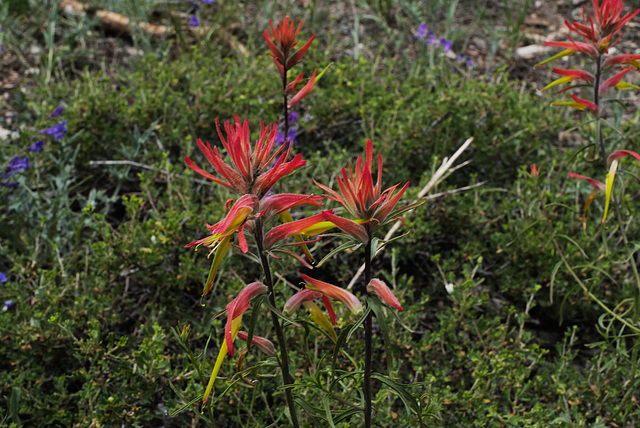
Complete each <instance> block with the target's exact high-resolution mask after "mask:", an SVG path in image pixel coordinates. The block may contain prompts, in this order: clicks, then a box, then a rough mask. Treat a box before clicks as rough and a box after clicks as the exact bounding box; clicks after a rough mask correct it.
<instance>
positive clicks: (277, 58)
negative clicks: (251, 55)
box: [262, 16, 318, 108]
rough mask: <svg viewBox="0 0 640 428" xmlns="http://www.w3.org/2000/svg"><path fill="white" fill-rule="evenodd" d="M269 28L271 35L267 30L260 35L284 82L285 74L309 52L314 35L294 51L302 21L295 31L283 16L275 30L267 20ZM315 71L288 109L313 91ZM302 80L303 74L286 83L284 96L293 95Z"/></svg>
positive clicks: (286, 17) (290, 21) (292, 99)
mask: <svg viewBox="0 0 640 428" xmlns="http://www.w3.org/2000/svg"><path fill="white" fill-rule="evenodd" d="M269 26H270V27H271V33H269V30H264V33H263V34H262V35H263V37H264V39H265V41H266V42H267V45H268V46H269V51H270V52H269V55H271V58H272V59H273V63H274V64H275V66H276V68H277V69H278V73H280V76H281V77H282V78H283V79H284V81H285V82H286V76H287V72H288V71H289V70H291V69H292V68H293V67H294V66H295V65H296V64H299V63H300V62H301V61H302V58H303V57H304V55H305V54H306V53H307V50H309V47H310V46H311V43H313V41H314V39H315V38H316V35H315V34H314V35H313V36H311V38H310V39H309V40H308V41H307V43H305V44H304V46H302V47H301V48H300V49H298V50H297V51H294V50H295V49H296V48H297V47H298V41H297V40H296V38H297V37H298V33H299V32H300V28H301V27H302V21H300V22H299V23H298V28H297V29H296V27H295V22H294V20H293V19H291V20H290V19H289V17H288V16H285V17H284V20H282V21H279V22H278V25H277V26H276V27H275V28H274V27H273V23H272V22H271V20H269ZM317 71H318V70H317V69H315V70H313V74H312V75H311V78H310V79H309V81H308V82H307V84H306V85H304V86H303V87H302V89H300V91H298V93H297V94H296V95H294V96H293V98H291V99H290V100H289V101H288V107H289V108H291V107H294V106H295V105H296V104H298V103H299V102H300V101H301V100H302V99H303V98H304V97H306V96H307V95H309V93H310V92H311V90H313V87H314V86H315V84H316V72H317ZM302 78H303V74H302V73H300V74H299V75H298V77H296V79H295V80H294V81H293V82H291V83H287V84H286V86H285V87H284V91H285V94H292V93H294V92H295V90H296V86H297V85H298V84H299V83H300V82H301V81H302Z"/></svg>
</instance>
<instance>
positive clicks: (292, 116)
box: [288, 111, 298, 125]
mask: <svg viewBox="0 0 640 428" xmlns="http://www.w3.org/2000/svg"><path fill="white" fill-rule="evenodd" d="M288 119H289V125H291V124H292V123H294V122H295V121H296V120H298V113H296V112H295V111H292V112H291V113H289V117H288Z"/></svg>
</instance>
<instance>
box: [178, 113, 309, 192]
mask: <svg viewBox="0 0 640 428" xmlns="http://www.w3.org/2000/svg"><path fill="white" fill-rule="evenodd" d="M223 125H224V130H225V133H226V135H227V138H226V139H225V138H224V136H223V135H222V132H221V130H220V124H219V122H218V119H216V127H217V129H218V136H219V137H220V141H221V142H222V145H223V147H224V148H225V150H226V151H227V153H228V154H229V158H230V164H228V163H226V162H225V161H224V160H223V159H222V156H221V155H220V152H219V151H218V148H217V147H213V148H212V147H211V146H210V145H209V143H207V144H206V145H205V144H204V143H203V142H202V141H201V140H200V139H198V140H197V141H196V143H197V144H198V147H199V148H200V150H201V151H202V153H203V154H204V155H205V157H206V158H207V160H208V161H209V163H210V164H211V165H212V166H213V168H214V169H215V171H216V172H217V173H218V175H219V177H216V176H215V175H213V174H210V173H208V172H206V171H205V170H203V169H202V168H200V167H199V166H197V165H196V164H195V163H194V162H193V161H192V160H191V159H190V158H189V157H188V156H187V157H185V162H186V163H187V166H189V168H191V169H193V170H194V171H195V172H197V173H198V174H200V175H202V176H203V177H206V178H208V179H210V180H212V181H214V182H216V183H218V184H221V185H223V186H225V187H228V188H229V189H231V190H234V191H235V192H237V193H239V194H241V195H245V194H247V193H251V194H253V195H256V196H257V197H258V199H262V198H263V197H264V195H266V193H267V192H268V191H269V189H271V187H272V186H273V185H274V184H275V183H276V182H277V181H278V180H280V179H281V178H282V177H284V176H285V175H288V174H289V173H291V172H292V171H293V170H295V169H297V168H299V167H301V166H304V165H305V164H306V162H305V161H304V160H302V156H301V155H296V156H295V157H294V158H293V159H292V160H291V161H287V158H288V157H289V153H290V150H284V147H283V146H280V148H278V149H276V150H275V152H274V150H273V149H274V146H275V141H276V137H277V134H278V129H277V125H276V124H275V123H274V124H273V127H272V129H270V126H267V127H266V128H265V127H264V125H263V124H261V129H260V137H259V138H258V140H257V141H256V143H255V145H254V147H253V150H252V149H251V143H250V135H249V121H248V120H245V121H244V122H241V121H240V118H239V117H238V115H236V116H235V123H234V124H232V123H231V121H229V122H225V123H224V124H223ZM274 161H275V165H273V167H272V164H273V163H274Z"/></svg>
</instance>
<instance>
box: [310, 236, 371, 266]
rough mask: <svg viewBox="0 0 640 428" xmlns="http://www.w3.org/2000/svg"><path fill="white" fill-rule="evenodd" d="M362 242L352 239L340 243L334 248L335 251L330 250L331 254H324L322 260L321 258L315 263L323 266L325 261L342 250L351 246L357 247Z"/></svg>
mask: <svg viewBox="0 0 640 428" xmlns="http://www.w3.org/2000/svg"><path fill="white" fill-rule="evenodd" d="M359 245H360V243H359V242H356V241H354V240H350V241H347V242H345V243H344V244H342V245H340V246H339V247H338V248H336V249H334V250H333V251H330V252H329V254H327V255H326V256H324V257H323V258H322V260H320V261H319V262H318V264H316V265H315V267H320V266H322V265H323V264H324V263H326V262H327V261H328V260H330V259H331V258H333V256H335V255H336V254H338V253H339V252H341V251H344V250H347V249H349V248H351V247H356V246H359Z"/></svg>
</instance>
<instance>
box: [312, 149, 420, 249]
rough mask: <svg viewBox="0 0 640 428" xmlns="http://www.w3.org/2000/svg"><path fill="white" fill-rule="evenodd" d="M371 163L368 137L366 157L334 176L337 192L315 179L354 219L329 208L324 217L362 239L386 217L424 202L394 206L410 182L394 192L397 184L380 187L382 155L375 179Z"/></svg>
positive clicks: (364, 240) (327, 195)
mask: <svg viewBox="0 0 640 428" xmlns="http://www.w3.org/2000/svg"><path fill="white" fill-rule="evenodd" d="M373 167H374V166H373V143H372V142H371V140H369V141H367V144H366V148H365V157H364V158H363V157H362V156H359V157H358V159H357V161H356V165H355V170H352V166H351V164H349V167H348V169H347V168H342V174H341V177H338V178H337V181H338V187H339V190H340V191H339V192H338V191H335V190H332V189H330V188H328V187H327V186H325V185H323V184H320V183H318V182H315V183H316V185H317V186H318V187H320V188H321V189H322V190H324V191H325V192H327V193H326V194H325V196H326V197H327V198H329V199H332V200H334V201H336V202H338V203H340V204H341V205H342V206H343V207H344V208H345V209H346V210H347V212H348V213H349V214H350V215H351V217H353V218H354V219H356V221H354V220H349V219H346V218H342V217H338V216H336V215H334V214H333V213H332V212H330V211H325V212H324V213H323V214H324V216H325V219H326V220H327V221H329V222H331V223H333V224H334V225H335V226H337V227H338V228H340V229H341V230H343V231H344V232H346V233H347V234H349V235H351V236H352V237H354V238H355V239H357V240H359V241H361V242H367V240H368V239H370V238H371V237H372V236H373V232H374V231H375V230H376V229H378V228H379V227H381V226H383V225H384V224H386V223H388V222H389V221H392V220H396V219H397V218H398V216H399V214H401V213H403V212H405V211H407V210H409V209H412V208H415V207H416V206H418V205H420V204H422V203H423V202H424V200H421V201H419V202H417V203H415V204H411V205H409V206H406V207H403V208H401V209H399V210H396V209H395V206H396V204H397V203H398V201H399V200H400V198H401V197H402V194H403V193H404V192H405V190H406V189H407V187H409V183H408V182H407V183H406V184H405V185H404V186H403V187H402V188H400V189H399V190H398V191H397V192H396V190H397V189H398V187H399V184H396V185H395V186H391V187H389V188H387V189H385V190H382V156H380V155H379V154H378V168H377V170H378V174H377V180H376V181H375V182H374V181H373V177H372V174H371V172H372V170H373Z"/></svg>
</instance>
